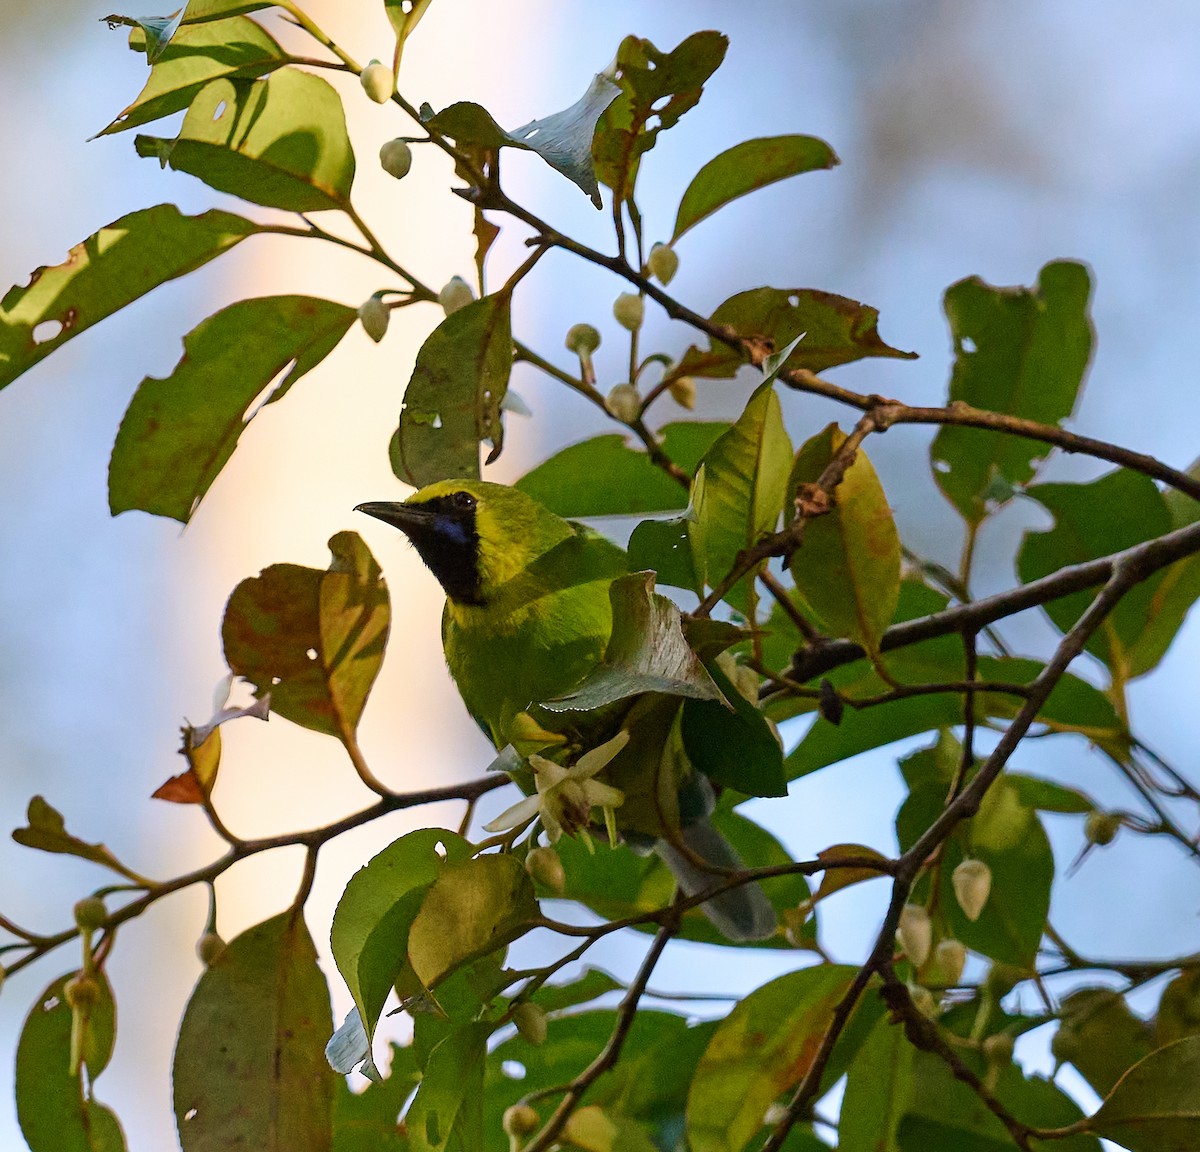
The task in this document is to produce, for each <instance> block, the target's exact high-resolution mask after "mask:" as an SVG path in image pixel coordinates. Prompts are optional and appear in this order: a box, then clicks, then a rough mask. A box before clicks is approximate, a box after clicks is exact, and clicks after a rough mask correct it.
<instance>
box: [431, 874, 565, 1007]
mask: <svg viewBox="0 0 1200 1152" xmlns="http://www.w3.org/2000/svg"><path fill="white" fill-rule="evenodd" d="M540 916H541V910H540V909H539V908H538V902H537V898H536V896H535V895H534V892H533V881H532V880H530V879H529V876H528V875H527V874H526V872H525V869H524V868H523V867H522V866H521V864H520V862H519V861H518V860H515V859H514V858H513V857H512V856H510V855H507V854H504V855H489V856H478V857H476V858H475V859H473V860H464V861H461V862H459V863H455V864H449V865H447V866H446V867H445V868H444V869H443V870H442V872H441V874H440V875H439V876H438V878H437V879H436V880H435V881H434V882H433V884H432V885H431V886H430V888H429V890H428V892H426V894H425V899H424V900H423V901H422V903H421V910H420V911H419V912H418V913H417V916H416V919H414V920H413V923H412V927H411V928H410V929H409V933H408V959H409V963H411V964H412V967H413V972H414V973H416V976H417V979H418V980H420V981H421V983H422V984H424V985H425V987H426V988H432V987H433V986H434V985H435V984H436V983H437V982H438V981H439V980H442V979H444V978H445V977H446V976H448V975H449V974H450V973H451V972H453V971H454V970H455V969H457V968H459V967H461V966H462V965H463V964H465V963H466V962H467V961H468V960H473V959H476V958H477V957H479V956H482V955H485V954H487V953H489V952H494V951H496V950H498V949H501V948H504V947H505V946H506V945H508V944H509V942H510V941H512V940H515V939H516V938H517V937H518V936H521V935H524V933H525V932H527V931H528V930H529V929H530V928H531V927H533V925H534V922H535V921H537V920H538V919H539V918H540Z"/></svg>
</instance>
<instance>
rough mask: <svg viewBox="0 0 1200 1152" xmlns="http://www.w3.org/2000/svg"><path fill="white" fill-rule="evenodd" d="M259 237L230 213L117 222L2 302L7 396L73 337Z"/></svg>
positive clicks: (155, 213)
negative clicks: (25, 374) (20, 379)
mask: <svg viewBox="0 0 1200 1152" xmlns="http://www.w3.org/2000/svg"><path fill="white" fill-rule="evenodd" d="M256 231H258V226H257V225H256V224H253V223H252V222H251V221H249V220H244V219H242V217H240V216H234V215H232V214H231V213H229V212H218V211H216V210H215V209H214V210H212V211H209V212H204V213H201V214H200V215H199V216H184V215H183V214H182V213H181V212H180V211H179V209H178V208H176V207H175V205H174V204H159V205H157V206H155V207H153V208H143V209H142V210H141V211H139V212H131V213H130V214H129V215H128V216H122V217H121V219H120V220H114V221H113V222H112V223H111V224H109V225H107V226H106V227H104V228H101V229H100V231H99V232H96V233H94V234H93V235H91V236H89V237H88V238H87V239H86V240H84V241H83V242H82V243H81V244H77V245H75V247H74V248H72V249H71V251H70V254H69V255H68V256H67V259H66V260H65V261H64V262H63V263H62V264H58V265H55V266H54V267H43V268H39V269H37V270H36V271H35V272H34V273H33V275H32V276H31V277H30V278H29V283H28V284H27V285H24V286H22V285H16V286H14V287H13V288H10V289H9V290H8V292H7V293H6V294H5V296H4V299H3V300H0V388H3V387H4V386H5V385H6V384H11V383H12V382H13V381H14V380H15V379H16V378H17V377H18V376H20V375H21V373H23V372H26V371H28V370H29V369H30V368H32V367H33V366H34V365H35V364H36V363H37V362H38V361H39V360H41V359H43V358H44V357H46V356H49V355H50V353H51V352H53V351H54V350H55V349H57V348H61V347H62V345H63V344H65V343H66V342H67V341H68V340H70V339H71V338H72V337H73V336H77V335H78V334H79V333H80V332H82V331H84V330H85V329H87V328H90V327H91V326H92V325H93V324H96V323H98V322H99V321H101V320H103V319H104V318H105V317H106V316H111V315H112V314H113V313H114V312H119V311H120V310H121V309H122V308H124V307H125V306H126V305H127V304H131V303H132V302H133V301H134V300H137V299H138V298H139V297H141V296H144V295H145V294H146V293H147V292H149V291H150V290H151V289H152V288H157V287H158V285H159V284H165V283H166V282H167V281H168V280H174V279H176V278H177V277H179V276H183V275H185V274H186V273H188V272H191V271H193V270H195V269H196V268H199V267H201V266H202V265H204V264H207V263H208V262H209V261H210V260H211V259H213V257H215V256H219V255H220V254H221V253H222V252H224V251H226V250H227V249H229V248H232V247H233V246H234V245H235V244H237V243H238V241H240V240H244V239H245V238H246V237H247V236H249V235H250V234H251V233H253V232H256ZM50 328H53V329H54V331H53V332H51V331H49V329H50Z"/></svg>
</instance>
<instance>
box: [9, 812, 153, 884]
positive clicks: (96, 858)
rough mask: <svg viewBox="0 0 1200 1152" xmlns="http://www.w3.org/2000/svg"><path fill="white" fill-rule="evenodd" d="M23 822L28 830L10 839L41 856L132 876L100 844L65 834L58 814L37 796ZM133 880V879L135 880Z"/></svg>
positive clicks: (18, 830)
mask: <svg viewBox="0 0 1200 1152" xmlns="http://www.w3.org/2000/svg"><path fill="white" fill-rule="evenodd" d="M25 819H26V820H28V821H29V825H28V827H25V828H17V829H15V830H14V831H13V834H12V838H13V839H14V840H15V841H16V842H17V843H18V844H23V845H24V846H25V847H26V848H37V849H39V850H40V851H42V852H55V853H60V854H61V855H64V856H78V857H80V858H81V859H83V860H90V861H92V863H93V864H102V865H103V866H104V867H105V868H111V869H112V870H113V871H114V872H119V873H120V874H121V875H122V876H132V875H133V874H132V873H131V872H130V871H129V870H128V869H127V868H126V867H125V865H124V864H122V863H121V862H120V860H118V859H117V858H116V857H115V856H114V855H113V854H112V853H111V852H110V851H109V850H108V849H107V848H106V847H105V846H104V845H103V844H89V843H88V842H87V841H86V840H80V839H79V837H78V836H72V835H71V833H70V832H68V831H67V828H66V823H65V821H64V820H63V817H62V813H61V812H59V811H58V809H56V808H52V807H51V806H50V805H49V804H47V803H46V801H45V800H44V799H43V798H42V797H41V796H35V797H34V798H33V799H32V800H30V801H29V809H28V811H27V813H26V816H25ZM135 879H136V877H135Z"/></svg>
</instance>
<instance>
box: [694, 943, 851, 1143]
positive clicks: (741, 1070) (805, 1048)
mask: <svg viewBox="0 0 1200 1152" xmlns="http://www.w3.org/2000/svg"><path fill="white" fill-rule="evenodd" d="M853 977H854V969H853V968H850V967H848V966H845V965H837V964H820V965H817V966H815V967H812V968H804V969H801V970H800V971H799V972H789V973H788V974H787V975H785V976H780V977H778V978H777V979H775V980H772V981H771V982H770V983H768V984H764V985H763V986H762V987H761V988H759V989H757V990H756V991H754V992H751V993H750V995H749V996H747V997H746V998H745V999H744V1000H742V1001H741V1002H740V1003H739V1004H737V1005H736V1006H735V1007H734V1009H733V1011H732V1012H731V1013H730V1014H729V1015H728V1016H727V1017H726V1018H725V1019H724V1020H723V1021H721V1023H720V1024H719V1025H718V1026H717V1030H716V1032H715V1033H714V1035H713V1038H712V1040H711V1041H710V1043H709V1045H708V1047H707V1048H706V1049H705V1052H704V1055H703V1056H702V1057H701V1058H700V1063H699V1064H698V1065H697V1067H696V1075H695V1077H694V1078H693V1080H692V1086H691V1091H690V1092H689V1095H688V1107H687V1133H688V1141H689V1146H690V1147H691V1148H692V1149H694V1152H742V1149H743V1148H744V1147H745V1146H746V1144H747V1141H748V1140H749V1139H750V1137H751V1136H752V1135H753V1134H754V1133H755V1132H757V1131H758V1130H759V1128H760V1127H761V1126H762V1123H763V1116H764V1115H765V1114H766V1111H767V1108H768V1107H769V1106H770V1105H771V1103H772V1102H774V1101H775V1100H776V1099H778V1098H779V1096H780V1095H781V1094H782V1093H784V1092H785V1091H787V1090H788V1089H789V1088H792V1087H794V1086H795V1085H796V1083H797V1082H798V1081H799V1080H800V1079H801V1077H802V1076H803V1075H804V1073H805V1072H806V1071H807V1069H808V1067H809V1065H810V1064H811V1063H812V1059H813V1056H814V1055H815V1054H816V1050H817V1047H818V1046H819V1044H820V1041H821V1037H822V1036H823V1034H824V1032H825V1029H826V1028H827V1027H828V1026H829V1022H830V1020H831V1018H832V1015H833V1010H834V1008H835V1007H836V1006H837V1003H838V1001H840V1000H841V998H842V997H843V996H844V995H845V993H846V989H847V988H848V987H849V985H850V981H851V980H852V979H853ZM860 1014H861V1013H856V1015H860ZM873 1023H874V1021H873V1020H872V1021H871V1024H873ZM869 1026H870V1025H868V1027H869ZM838 1063H840V1062H838ZM830 1071H831V1072H834V1073H835V1075H834V1076H833V1077H832V1078H830V1079H829V1082H830V1083H832V1081H833V1079H836V1077H837V1076H840V1075H841V1072H842V1071H844V1064H843V1066H842V1067H836V1065H835V1063H834V1062H831V1068H830ZM826 1077H827V1078H828V1077H829V1073H828V1072H827V1073H826Z"/></svg>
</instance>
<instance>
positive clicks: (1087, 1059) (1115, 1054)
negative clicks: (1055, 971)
mask: <svg viewBox="0 0 1200 1152" xmlns="http://www.w3.org/2000/svg"><path fill="white" fill-rule="evenodd" d="M1155 1047H1157V1045H1156V1043H1155V1038H1154V1029H1153V1028H1151V1026H1150V1025H1149V1024H1148V1023H1147V1022H1146V1021H1145V1020H1143V1019H1142V1018H1141V1017H1140V1016H1136V1015H1134V1013H1133V1011H1132V1010H1131V1009H1130V1007H1129V1004H1128V1003H1127V1002H1126V1000H1125V997H1124V996H1122V995H1121V993H1120V992H1117V991H1116V990H1115V989H1112V988H1076V989H1075V990H1074V991H1072V992H1071V993H1070V994H1069V995H1068V996H1065V997H1064V998H1063V1001H1062V1004H1061V1006H1060V1010H1059V1026H1058V1031H1057V1032H1056V1033H1055V1034H1054V1055H1055V1057H1056V1058H1057V1059H1059V1060H1067V1061H1069V1062H1070V1063H1071V1064H1073V1065H1074V1066H1075V1069H1076V1071H1078V1072H1079V1074H1080V1075H1081V1076H1082V1077H1083V1078H1084V1079H1085V1080H1086V1081H1087V1082H1088V1083H1089V1084H1090V1085H1091V1086H1092V1088H1093V1089H1095V1091H1096V1092H1097V1094H1098V1095H1100V1096H1107V1095H1108V1094H1109V1093H1110V1092H1111V1091H1112V1090H1113V1088H1114V1087H1115V1086H1116V1083H1117V1081H1118V1080H1120V1079H1121V1077H1122V1076H1124V1075H1125V1073H1126V1072H1127V1071H1128V1070H1129V1069H1130V1068H1132V1067H1133V1065H1134V1064H1136V1063H1138V1061H1139V1060H1144V1059H1145V1058H1146V1057H1147V1056H1149V1055H1150V1053H1151V1051H1152V1050H1153V1049H1154V1048H1155Z"/></svg>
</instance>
